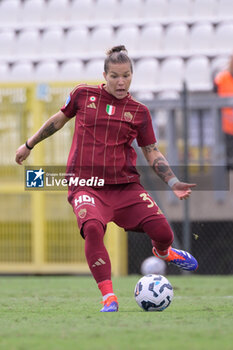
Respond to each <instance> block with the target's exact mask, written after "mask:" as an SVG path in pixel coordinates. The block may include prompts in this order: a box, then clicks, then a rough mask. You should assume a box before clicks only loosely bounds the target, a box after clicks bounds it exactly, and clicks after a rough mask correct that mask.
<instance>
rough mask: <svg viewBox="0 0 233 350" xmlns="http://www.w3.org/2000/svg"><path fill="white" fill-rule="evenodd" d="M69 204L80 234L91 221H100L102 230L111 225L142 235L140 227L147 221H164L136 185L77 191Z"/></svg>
mask: <svg viewBox="0 0 233 350" xmlns="http://www.w3.org/2000/svg"><path fill="white" fill-rule="evenodd" d="M69 201H70V203H71V205H72V207H73V210H74V213H75V215H76V217H77V221H78V225H79V228H80V231H81V230H82V226H83V224H84V223H85V222H86V221H88V220H90V219H96V220H98V221H100V222H101V223H102V224H103V226H104V227H106V225H107V223H108V222H110V221H113V222H115V223H116V224H117V225H118V226H120V227H123V228H124V229H125V230H126V231H129V230H132V231H142V224H144V223H145V222H147V221H151V220H157V219H159V220H161V219H165V220H166V218H165V217H164V215H163V213H162V212H161V210H160V209H159V207H158V206H157V204H156V203H155V201H154V200H153V199H152V197H151V196H150V195H149V194H148V193H147V192H146V190H145V189H144V188H143V186H142V185H141V184H139V183H130V184H121V185H105V186H103V187H98V188H93V187H80V188H78V190H77V192H75V194H74V195H73V197H72V199H70V200H69Z"/></svg>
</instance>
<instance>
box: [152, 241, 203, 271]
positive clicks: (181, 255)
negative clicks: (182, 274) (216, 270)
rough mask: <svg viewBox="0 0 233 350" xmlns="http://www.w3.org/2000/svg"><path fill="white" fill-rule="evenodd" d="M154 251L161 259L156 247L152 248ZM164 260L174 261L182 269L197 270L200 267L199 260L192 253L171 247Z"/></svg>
mask: <svg viewBox="0 0 233 350" xmlns="http://www.w3.org/2000/svg"><path fill="white" fill-rule="evenodd" d="M152 252H153V254H154V255H155V256H156V257H157V258H160V259H161V256H159V255H158V254H157V252H156V249H155V248H154V247H153V249H152ZM163 260H165V261H167V262H169V263H172V264H174V265H176V266H178V267H180V268H181V269H182V270H186V271H195V270H197V268H198V262H197V260H196V259H195V258H194V257H193V256H192V255H191V254H190V253H188V252H185V251H184V250H179V249H174V248H171V247H170V248H169V250H168V256H167V257H166V258H164V259H163Z"/></svg>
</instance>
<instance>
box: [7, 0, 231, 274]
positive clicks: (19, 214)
mask: <svg viewBox="0 0 233 350" xmlns="http://www.w3.org/2000/svg"><path fill="white" fill-rule="evenodd" d="M232 37H233V1H232V0H47V1H46V0H1V1H0V47H1V50H0V100H1V104H0V133H1V135H0V136H1V137H0V148H1V157H0V179H1V181H0V198H1V201H0V273H3V274H4V273H36V274H43V273H88V267H87V264H86V262H85V257H84V250H83V246H84V244H83V241H82V240H81V238H80V236H79V233H78V230H77V225H76V220H75V217H74V215H73V213H72V209H71V207H70V206H69V204H68V203H67V202H66V192H65V191H63V192H60V191H53V192H48V191H31V192H29V191H25V189H24V175H25V174H24V172H25V169H24V167H19V166H17V165H16V164H15V162H14V158H15V151H16V149H17V148H18V146H19V145H20V144H22V143H24V142H25V140H26V139H27V138H28V137H29V136H30V135H31V134H32V133H34V132H35V131H36V130H37V129H38V128H39V127H40V125H41V124H42V123H43V122H44V121H45V120H46V119H47V118H48V117H49V116H50V115H52V114H53V113H55V112H56V111H57V110H58V109H60V107H61V106H62V105H63V104H64V101H65V100H66V98H67V96H68V94H69V92H70V91H71V90H72V88H73V87H74V86H75V85H76V84H78V83H79V82H88V83H99V82H102V80H103V78H102V71H103V59H104V57H105V52H106V50H107V49H108V48H111V47H112V46H114V45H118V44H124V45H125V46H126V47H127V49H128V51H129V55H130V56H131V57H132V59H133V61H134V79H133V83H132V87H131V93H132V95H133V96H135V97H136V98H138V99H140V100H141V101H143V102H144V103H146V104H147V105H148V107H149V108H150V110H151V113H152V116H153V124H154V127H155V132H156V136H157V138H158V142H159V148H160V149H161V150H162V151H163V152H164V154H165V155H166V157H167V159H168V160H169V162H170V164H171V165H172V166H175V167H177V169H176V170H177V171H178V172H181V174H180V177H181V178H182V179H184V180H190V179H191V180H192V181H196V182H197V184H198V187H197V190H195V191H194V192H193V194H192V197H191V198H190V199H189V201H188V202H187V201H186V202H185V203H183V202H179V201H177V200H176V199H175V198H174V197H173V195H172V193H171V192H170V191H168V190H167V189H166V190H165V188H164V187H163V186H162V184H161V183H160V182H157V180H156V181H155V182H153V183H152V181H153V180H152V176H151V173H150V171H149V170H148V169H146V168H145V163H144V162H143V159H142V157H141V153H140V150H139V153H138V155H139V164H140V165H141V166H143V167H144V168H143V170H144V171H142V180H143V182H144V184H145V187H146V188H147V189H148V191H149V192H150V194H151V195H152V196H153V198H154V199H155V201H156V202H157V203H158V204H159V205H160V207H161V209H162V210H163V211H164V213H165V215H166V216H167V218H168V220H169V222H170V224H171V225H172V227H173V230H174V232H175V245H176V247H177V248H184V249H188V250H189V251H191V252H192V253H193V254H194V255H195V256H196V257H197V259H198V260H199V264H200V267H199V270H198V273H200V274H232V273H233V261H232V250H231V247H232V243H233V196H232V186H233V176H232V172H229V171H227V170H226V158H225V144H224V138H223V134H222V131H221V122H220V113H219V111H220V107H221V106H224V105H226V104H227V105H230V106H233V99H227V101H226V100H225V101H223V100H221V99H219V98H218V97H217V96H216V95H215V94H213V78H214V76H215V74H216V73H217V72H218V71H220V70H222V69H224V68H226V65H227V62H228V59H229V57H230V55H231V54H232V53H233V41H232ZM224 103H225V104H224ZM72 130H73V121H72V122H70V123H69V125H66V126H65V127H64V128H63V129H62V130H61V131H60V132H59V133H57V134H55V135H54V136H53V137H51V138H49V139H48V140H45V141H44V142H43V143H41V144H40V145H39V146H37V147H36V149H35V150H33V152H32V154H31V156H30V159H28V161H27V165H32V166H48V165H49V166H57V165H65V164H66V159H67V155H68V151H69V147H70V143H71V138H72ZM181 165H184V167H183V168H182V167H181ZM187 165H192V167H191V168H190V167H188V166H187ZM145 170H146V171H145ZM156 189H157V190H156ZM106 245H107V248H108V249H109V251H110V255H111V258H112V268H113V273H114V275H116V276H118V275H125V274H128V273H129V274H131V273H139V272H140V265H141V263H142V261H143V260H144V259H145V258H146V257H148V256H150V255H151V243H150V241H149V239H148V238H147V237H146V235H143V234H141V233H134V232H128V233H127V234H126V233H124V232H123V231H122V230H119V229H118V228H117V227H116V226H114V225H110V227H109V229H108V233H107V235H106ZM168 273H171V274H177V273H179V271H178V270H177V269H175V268H172V267H171V266H169V267H168Z"/></svg>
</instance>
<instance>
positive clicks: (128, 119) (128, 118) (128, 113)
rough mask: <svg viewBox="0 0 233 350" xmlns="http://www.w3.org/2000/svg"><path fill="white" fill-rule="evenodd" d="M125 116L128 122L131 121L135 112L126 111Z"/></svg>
mask: <svg viewBox="0 0 233 350" xmlns="http://www.w3.org/2000/svg"><path fill="white" fill-rule="evenodd" d="M124 118H125V120H126V121H127V122H131V120H132V119H133V114H131V113H130V112H125V113H124Z"/></svg>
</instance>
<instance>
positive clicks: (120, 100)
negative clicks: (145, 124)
mask: <svg viewBox="0 0 233 350" xmlns="http://www.w3.org/2000/svg"><path fill="white" fill-rule="evenodd" d="M104 85H105V84H104V83H103V84H100V85H99V87H100V89H101V91H102V93H103V95H105V96H107V97H108V98H110V99H114V100H115V101H117V102H118V103H124V102H125V101H126V100H127V99H128V98H130V93H129V92H127V95H126V96H125V97H124V98H116V97H115V96H113V95H112V94H110V93H109V92H107V91H106V90H105V89H104Z"/></svg>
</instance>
